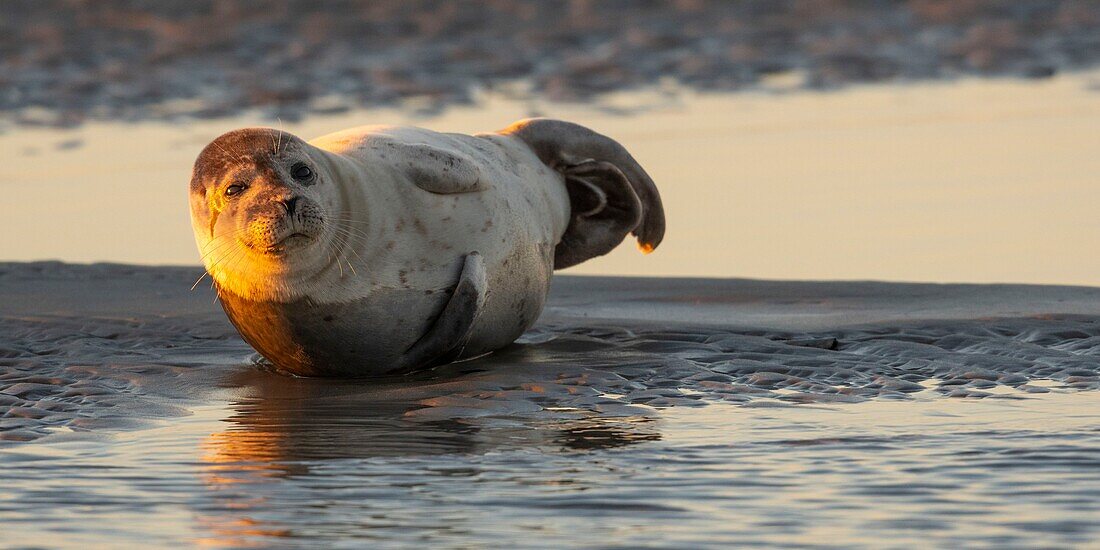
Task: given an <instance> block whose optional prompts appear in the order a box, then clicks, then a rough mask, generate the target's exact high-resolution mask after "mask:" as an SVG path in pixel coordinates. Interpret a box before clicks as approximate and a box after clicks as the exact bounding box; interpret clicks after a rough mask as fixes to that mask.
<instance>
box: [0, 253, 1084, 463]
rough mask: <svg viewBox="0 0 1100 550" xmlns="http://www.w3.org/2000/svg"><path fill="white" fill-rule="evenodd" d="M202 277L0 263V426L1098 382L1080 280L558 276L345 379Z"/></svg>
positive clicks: (394, 421) (861, 395)
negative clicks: (468, 341)
mask: <svg viewBox="0 0 1100 550" xmlns="http://www.w3.org/2000/svg"><path fill="white" fill-rule="evenodd" d="M200 273H201V272H200V271H199V270H198V269H196V268H168V267H137V266H125V265H112V264H97V265H73V264H61V263H53V262H45V263H28V264H10V263H9V264H0V295H2V296H3V300H2V305H0V365H2V366H3V367H4V368H3V369H2V371H0V411H2V414H0V439H10V440H29V439H36V438H39V437H41V436H43V435H46V434H49V433H52V432H56V431H58V430H59V429H60V430H62V431H64V432H66V433H68V432H69V431H70V430H75V431H78V432H83V431H91V432H96V431H102V430H107V431H108V432H112V431H117V430H120V429H126V428H130V427H138V426H144V425H148V423H149V422H150V421H153V420H154V419H157V418H168V417H175V416H180V415H187V414H189V413H188V411H190V410H192V409H193V408H194V407H196V406H203V405H205V404H209V403H218V402H227V401H228V402H231V403H232V405H231V406H232V408H233V409H234V410H236V411H237V416H236V417H234V418H235V420H234V422H238V423H239V425H240V426H241V428H242V429H245V430H253V431H255V430H256V426H257V425H259V426H261V427H262V426H267V425H268V424H270V423H272V422H274V423H276V424H279V425H281V426H284V427H285V426H287V425H289V426H300V427H302V428H303V434H311V435H310V436H309V437H308V438H306V439H305V440H304V441H301V440H297V439H296V438H293V437H291V438H287V437H284V436H280V437H279V438H278V441H276V442H271V441H266V442H260V443H258V444H262V445H275V446H276V448H273V449H268V451H270V452H273V453H275V452H284V450H282V449H281V448H280V447H279V445H282V444H283V443H285V441H287V440H289V439H295V440H297V443H296V450H295V452H299V453H305V454H309V453H311V452H320V449H319V448H312V447H311V446H310V443H309V441H316V442H317V443H318V445H320V444H322V443H323V442H324V441H327V440H328V439H327V438H330V437H332V436H334V434H333V433H329V432H326V431H325V429H326V428H318V429H314V428H310V429H308V430H306V429H305V428H307V427H315V426H316V422H317V421H318V419H319V418H322V419H323V418H327V419H328V422H331V423H333V426H332V427H333V429H342V430H345V431H346V430H347V428H348V426H347V425H346V423H342V421H340V419H344V420H348V421H352V420H354V421H355V422H360V421H362V422H368V421H369V422H380V423H382V424H383V425H384V427H385V430H387V433H391V432H393V433H405V434H406V436H407V438H411V439H400V438H399V439H397V440H394V441H391V443H390V444H389V445H390V446H386V445H381V446H378V445H379V444H378V442H377V441H376V442H375V443H373V444H372V445H375V446H376V447H377V448H374V447H372V448H371V449H370V453H372V454H374V453H386V452H388V451H387V449H389V451H392V452H393V453H395V454H400V453H403V452H407V451H408V448H407V447H408V446H409V445H412V446H415V447H417V448H418V449H419V448H420V447H419V446H422V445H427V446H428V447H429V448H434V447H431V446H432V445H436V444H440V445H443V447H442V448H441V449H439V452H446V451H449V450H454V449H452V448H450V447H448V446H447V444H446V441H447V437H443V436H446V435H447V434H450V433H451V432H450V431H449V430H448V429H444V430H443V431H442V432H441V433H437V432H435V431H433V430H435V428H432V430H429V431H432V433H435V435H433V436H431V437H429V440H422V439H421V438H423V437H426V436H425V435H424V434H423V433H421V432H419V431H418V430H420V429H421V428H425V426H426V425H424V424H422V423H423V422H456V421H461V422H466V421H470V420H471V419H475V420H476V419H502V418H504V419H508V421H509V422H516V421H527V422H534V423H546V422H558V421H564V420H569V421H570V422H571V424H570V425H571V426H576V422H585V421H601V422H605V421H608V420H611V421H614V420H615V419H634V420H637V419H645V418H653V417H655V416H658V415H659V411H660V410H661V409H662V408H665V407H679V406H704V405H706V404H707V403H711V402H726V403H734V404H745V405H750V406H761V405H779V404H783V403H787V404H790V403H833V402H856V401H863V400H867V399H903V400H904V399H910V398H911V396H912V395H913V394H915V393H919V392H925V393H924V394H922V395H926V394H927V392H932V394H933V395H944V396H953V397H969V398H986V397H1012V396H1014V395H1015V396H1022V395H1025V394H1027V393H1034V392H1047V391H1049V390H1050V387H1051V386H1054V387H1058V388H1063V389H1069V390H1075V389H1076V390H1089V389H1096V388H1097V387H1100V362H1098V361H1097V358H1098V356H1100V289H1097V288H1087V287H1058V286H1028V285H929V284H898V283H889V284H888V283H875V282H779V281H752V280H737V279H729V280H713V279H712V280H707V279H632V278H595V277H592V278H590V277H568V276H564V277H559V278H557V279H555V285H554V290H553V295H552V298H551V300H550V305H549V307H548V310H547V312H546V313H545V314H544V316H543V319H542V322H541V323H540V324H539V325H538V326H537V327H536V328H535V329H533V330H532V331H530V332H529V333H528V334H527V335H525V336H524V338H523V339H522V340H521V343H520V344H519V345H516V346H513V347H512V348H509V349H506V350H503V351H501V352H498V353H496V354H494V355H492V356H490V357H487V358H484V359H480V360H475V361H470V362H465V363H459V364H454V365H448V366H444V367H440V368H438V369H435V370H434V371H431V372H428V373H424V374H420V375H416V376H414V377H411V378H407V379H397V380H387V381H348V380H307V379H290V378H285V377H281V376H277V375H273V374H269V373H266V372H264V371H262V370H260V369H257V368H256V367H255V366H253V365H252V364H251V363H250V359H249V357H250V356H251V355H252V353H251V350H250V349H249V348H248V347H247V346H246V345H245V344H244V343H243V342H242V341H241V340H240V339H239V337H238V336H237V335H236V333H235V332H234V331H233V329H232V327H231V326H230V325H229V323H228V322H227V321H226V320H225V317H224V315H223V314H222V312H221V311H220V308H218V306H217V305H215V304H214V303H213V301H212V298H213V294H212V292H210V291H209V289H208V288H207V287H206V286H205V285H200V287H199V288H198V289H196V290H195V291H193V292H192V291H189V290H188V289H189V288H190V287H191V284H192V283H193V282H194V281H195V279H196V278H197V277H198V275H199V274H200ZM318 415H320V416H318ZM634 420H632V421H631V422H629V424H630V426H633V427H632V428H630V429H628V430H627V432H626V433H621V434H612V435H607V437H609V438H611V439H612V440H614V439H615V438H626V439H627V440H629V439H630V438H633V437H639V438H642V440H644V439H645V438H646V437H650V436H651V435H652V434H649V435H647V434H648V432H646V430H645V428H644V426H645V423H644V422H643V423H642V424H638V423H637V422H635V421H634ZM478 421H480V420H478ZM410 423H411V424H410ZM341 426H342V427H341ZM401 426H404V428H402V427H401ZM410 426H415V427H417V428H416V429H409V427H410ZM433 426H434V424H433ZM601 426H604V428H607V426H606V425H604V424H601ZM638 426H642V428H640V430H641V431H640V432H639V431H638ZM429 427H430V426H429ZM436 428H438V426H436ZM604 428H601V429H604ZM291 429H293V428H291ZM425 429H426V428H425ZM571 429H572V428H571ZM607 429H610V428H607ZM616 429H618V428H616ZM623 429H626V428H623ZM318 430H319V431H318ZM260 432H262V433H268V432H265V431H263V430H260ZM341 433H342V434H343V436H348V435H351V434H348V433H343V432H341ZM507 433H509V434H510V435H509V436H508V437H512V436H513V435H514V434H511V432H510V431H508V432H507ZM601 433H602V432H601ZM318 434H320V435H318ZM71 435H72V434H70V436H71ZM78 435H79V434H78ZM452 435H453V434H452ZM605 435H606V434H605ZM436 436H440V437H442V439H436V438H435V437H436ZM301 437H304V435H302V436H301ZM563 437H564V436H563ZM600 437H601V438H602V437H604V436H600ZM505 439H507V438H505ZM597 439H599V438H597ZM600 441H603V439H600ZM482 443H484V442H482ZM604 443H608V442H606V441H604ZM366 444H367V443H366V442H364V445H366ZM577 444H578V445H587V444H592V445H599V444H601V443H600V442H599V441H597V442H593V441H589V440H588V439H585V438H581V439H580V440H579V442H578V443H577ZM608 444H614V441H612V442H611V443H608ZM325 449H326V450H327V451H326V452H331V451H332V449H331V446H326V447H325ZM428 450H430V449H426V450H424V452H428ZM268 451H265V452H268ZM363 451H364V450H363V449H358V452H363Z"/></svg>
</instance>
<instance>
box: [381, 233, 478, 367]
mask: <svg viewBox="0 0 1100 550" xmlns="http://www.w3.org/2000/svg"><path fill="white" fill-rule="evenodd" d="M486 287H487V283H486V278H485V263H484V261H483V260H482V258H481V254H478V253H477V252H471V253H469V254H467V255H466V259H465V261H464V262H463V265H462V273H461V274H460V275H459V277H458V285H457V286H456V287H455V290H454V292H453V293H451V297H450V299H449V300H447V304H446V305H445V306H443V312H442V313H440V314H439V317H438V318H436V320H435V322H434V323H432V326H431V327H430V328H429V329H428V331H427V332H426V333H424V336H421V337H420V339H419V340H417V341H416V343H415V344H413V345H412V346H411V347H409V349H408V351H406V352H405V355H404V356H403V357H402V361H401V363H402V364H401V366H400V367H399V368H397V369H394V370H395V371H410V370H415V369H418V368H423V367H427V366H431V365H432V364H438V363H441V362H446V361H447V360H451V359H455V358H457V355H458V354H459V353H461V351H462V346H463V345H465V343H466V340H467V338H468V336H469V335H470V330H471V329H472V328H473V326H474V321H476V320H477V317H478V315H479V314H480V313H481V308H482V306H483V305H485V294H486Z"/></svg>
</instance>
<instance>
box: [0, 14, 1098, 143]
mask: <svg viewBox="0 0 1100 550" xmlns="http://www.w3.org/2000/svg"><path fill="white" fill-rule="evenodd" d="M1098 32H1100V6H1098V5H1097V4H1096V3H1095V2H1082V1H1073V0H1065V1H1062V0H1054V1H1046V2H1003V1H998V0H968V1H966V2H958V1H946V0H914V1H910V2H845V1H817V0H810V1H806V0H768V1H751V2H727V1H722V0H709V1H708V0H691V1H681V2H633V1H600V2H588V1H543V0H537V1H536V0H513V1H509V2H443V3H439V2H432V1H420V0H417V1H408V0H402V1H394V0H384V1H373V2H370V3H369V4H365V5H355V4H345V3H317V2H298V1H286V0H273V1H272V0H261V1H256V0H253V1H248V2H241V1H222V2H214V3H206V2H160V3H145V4H133V3H132V2H124V1H118V0H101V1H97V2H77V3H73V2H64V1H60V0H49V1H38V2H17V3H14V4H13V5H11V6H8V9H7V10H6V12H5V17H4V18H3V20H0V69H2V70H0V83H2V84H3V85H4V87H5V90H6V92H7V93H4V94H0V120H9V121H13V122H15V123H17V124H21V125H46V126H53V127H58V126H60V127H70V126H75V125H79V124H81V123H82V122H83V121H85V120H88V119H93V120H104V119H106V120H131V121H133V120H147V119H162V120H164V119H169V120H170V119H180V118H184V119H188V118H196V117H197V118H215V117H225V116H228V115H232V114H236V113H239V112H240V111H242V110H245V109H250V108H261V109H264V110H265V111H267V113H268V115H269V116H270V117H271V118H275V117H281V118H282V119H283V120H286V121H293V120H297V119H298V118H300V117H303V116H305V115H309V114H316V113H325V112H328V113H331V112H340V111H347V110H349V109H353V108H355V107H377V106H379V105H396V104H401V103H404V102H407V101H410V100H411V101H412V104H410V105H407V108H408V109H409V110H412V111H421V112H424V111H427V112H434V111H438V110H440V109H442V108H443V107H445V106H447V105H453V104H456V103H469V102H471V101H472V100H473V99H474V97H475V95H476V93H477V91H478V90H481V89H485V88H498V87H509V86H510V85H512V84H515V83H516V81H522V82H523V83H524V86H522V89H525V90H528V91H529V92H533V93H536V94H539V95H541V96H544V97H549V98H552V99H555V100H586V99H591V98H593V97H598V96H599V95H600V94H604V93H606V92H609V91H615V90H622V89H630V88H636V87H641V86H653V85H655V84H658V83H661V82H664V83H679V84H683V85H686V86H690V87H692V88H694V89H699V90H712V91H715V90H717V91H730V90H744V89H753V88H755V87H757V86H759V85H760V84H761V83H762V82H764V81H766V80H767V79H769V78H771V77H773V76H775V75H784V74H792V73H795V74H804V75H805V79H804V82H803V84H802V86H804V87H806V88H812V89H825V88H835V87H839V86H844V85H848V84H851V83H860V82H884V81H899V80H902V81H915V80H925V79H940V78H954V77H957V76H959V75H984V76H1013V77H1027V78H1046V77H1049V76H1052V75H1055V74H1058V73H1060V72H1062V71H1067V70H1076V69H1082V68H1088V67H1092V66H1095V65H1096V63H1097V61H1098V60H1100V47H1098V46H1100V44H1098V43H1097V38H1096V37H1097V33H1098Z"/></svg>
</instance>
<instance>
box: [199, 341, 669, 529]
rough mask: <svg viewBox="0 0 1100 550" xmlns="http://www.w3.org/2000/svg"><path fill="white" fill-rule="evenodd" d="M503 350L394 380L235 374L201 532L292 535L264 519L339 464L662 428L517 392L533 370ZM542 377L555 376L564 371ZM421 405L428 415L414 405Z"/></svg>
mask: <svg viewBox="0 0 1100 550" xmlns="http://www.w3.org/2000/svg"><path fill="white" fill-rule="evenodd" d="M507 359H508V355H507V354H501V356H499V357H496V358H494V359H493V360H489V361H486V360H482V361H473V362H468V363H463V364H458V365H453V366H449V367H447V368H446V369H444V370H438V369H437V370H436V371H434V372H433V373H431V374H430V375H426V376H422V377H420V378H417V379H410V378H408V377H405V378H401V379H395V380H388V381H378V380H370V381H357V380H331V379H306V378H288V377H285V376H281V375H277V374H273V373H268V372H263V371H260V370H257V369H254V368H249V369H246V370H244V371H242V372H239V373H237V374H236V375H234V376H232V377H231V379H230V380H228V381H227V383H226V386H228V387H232V388H234V391H236V392H239V396H240V397H239V398H238V399H237V400H236V401H235V402H234V403H233V404H232V405H231V408H232V411H233V412H232V415H231V416H230V417H229V418H228V419H227V420H226V421H227V422H228V426H227V427H226V429H224V430H222V431H221V432H218V433H214V434H211V435H210V436H209V437H208V438H207V440H206V441H205V442H204V449H203V465H202V483H203V484H204V485H205V486H206V487H207V488H208V490H209V493H208V494H209V495H210V496H212V497H213V502H212V503H211V506H209V507H207V508H206V510H207V511H208V512H211V513H205V514H203V515H201V516H199V517H198V521H199V524H200V528H201V530H202V531H203V532H205V533H206V536H204V537H203V538H202V539H200V541H199V542H203V543H204V544H205V543H213V544H227V545H234V546H247V545H249V544H250V542H251V541H254V540H260V541H262V540H270V537H285V536H293V532H292V530H291V529H289V528H286V526H285V525H282V524H281V522H279V523H275V522H264V521H261V520H260V518H262V517H265V516H267V517H270V512H271V510H272V509H277V506H276V503H275V502H274V500H275V499H278V500H282V499H284V498H287V496H288V495H289V494H292V492H295V491H299V490H301V487H302V486H303V485H309V484H310V479H312V478H317V479H318V480H320V479H322V478H324V477H325V476H331V475H333V473H334V471H333V468H347V469H346V470H343V471H342V472H340V473H343V474H347V475H348V476H356V475H357V472H359V474H362V473H363V472H362V471H360V470H362V469H367V470H369V469H370V468H373V467H377V465H378V462H377V460H379V459H383V460H384V459H386V458H389V457H392V458H409V457H424V456H429V455H452V454H453V455H471V454H473V455H479V454H483V453H486V452H489V451H501V450H504V451H506V450H509V449H539V450H544V451H546V452H552V453H553V452H563V451H565V452H569V451H574V450H599V449H608V448H614V447H623V446H628V445H632V444H636V443H641V442H646V441H656V440H659V439H660V438H661V436H660V433H659V431H658V430H657V422H656V421H655V420H654V419H653V418H646V417H615V418H605V417H600V416H599V415H598V414H597V413H594V412H590V411H583V410H579V409H576V408H570V407H568V406H558V405H559V403H557V402H556V401H555V397H554V395H539V394H538V391H534V392H532V391H530V390H522V389H521V388H522V387H528V388H529V387H532V384H531V380H532V376H531V370H530V369H521V371H516V370H513V371H509V370H507V369H501V368H497V367H496V366H495V365H494V364H495V363H499V362H500V361H502V360H507ZM528 364H530V363H528ZM543 375H544V376H545V377H546V380H548V381H553V380H555V379H556V378H557V377H558V376H559V375H560V371H558V370H555V371H553V372H550V370H549V369H547V371H546V372H545V373H543ZM550 384H552V382H548V383H547V385H550ZM532 395H534V397H532ZM536 403H537V404H536ZM424 411H428V412H431V413H432V414H428V415H425V414H418V413H422V412H424ZM357 459H358V460H366V461H369V462H357V461H356V460H357ZM341 460H343V461H347V460H351V461H352V462H344V463H340V462H339V461H341ZM414 475H416V474H414ZM423 475H432V474H431V473H427V472H425V473H424V474H423ZM318 476H320V477H318ZM373 479H374V480H373V481H372V482H371V483H377V482H378V479H377V478H373ZM563 481H565V482H567V481H568V480H563ZM313 496H314V498H316V495H313ZM320 498H321V500H327V499H332V498H339V497H338V496H334V495H321V497H320Z"/></svg>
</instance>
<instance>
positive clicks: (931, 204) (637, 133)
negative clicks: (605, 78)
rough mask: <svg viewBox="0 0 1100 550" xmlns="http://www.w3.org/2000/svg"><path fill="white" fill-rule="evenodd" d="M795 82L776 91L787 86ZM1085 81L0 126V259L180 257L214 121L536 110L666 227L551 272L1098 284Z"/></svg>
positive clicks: (452, 124) (1097, 198)
mask: <svg viewBox="0 0 1100 550" xmlns="http://www.w3.org/2000/svg"><path fill="white" fill-rule="evenodd" d="M796 80H797V79H796ZM1098 87H1100V73H1097V72H1095V71H1093V72H1085V73H1066V74H1063V75H1059V76H1057V77H1054V78H1050V79H1046V80H1040V81H1021V80H1013V79H1003V80H994V79H973V78H969V79H960V80H958V81H948V82H931V83H920V84H915V83H908V84H906V83H899V84H883V85H873V86H870V85H869V86H856V87H851V88H847V89H844V90H841V91H836V92H829V93H814V92H808V91H804V90H799V89H798V86H797V83H794V84H792V83H791V82H785V81H783V80H782V79H776V80H775V81H774V82H773V81H766V82H765V83H764V84H763V85H762V87H761V89H760V90H758V91H757V92H753V93H743V94H700V93H696V92H692V91H689V90H684V89H678V88H671V89H664V88H660V89H656V90H643V91H635V92H621V93H615V94H610V95H608V96H606V97H603V98H602V99H601V100H600V101H599V102H595V103H591V104H583V105H582V104H565V103H554V102H548V101H545V100H542V99H538V98H530V97H527V96H526V95H524V94H522V93H520V92H515V93H509V91H508V90H498V91H495V92H493V93H491V94H486V95H485V96H484V97H481V98H479V99H480V102H479V103H478V104H476V105H472V106H456V107H453V108H450V109H448V110H447V111H445V112H443V113H442V114H439V115H432V116H424V117H414V116H410V114H409V110H408V109H406V110H398V109H389V110H386V109H378V110H366V111H352V112H348V113H342V114H339V115H326V116H312V117H309V118H307V119H305V120H303V121H302V122H300V123H288V124H282V123H280V122H279V121H275V120H269V119H266V118H264V117H262V116H260V115H259V114H252V115H246V116H237V117H233V118H228V119H218V120H204V121H192V122H180V123H178V124H167V123H139V124H133V123H103V122H95V123H88V124H86V125H84V126H82V127H80V128H77V129H73V130H67V131H58V130H52V129H35V128H17V129H11V130H9V131H8V132H7V133H4V134H0V151H3V152H4V153H6V155H5V158H6V162H7V168H6V175H5V177H4V178H2V179H0V190H2V191H3V193H4V196H5V200H7V201H10V204H14V205H19V206H18V208H12V209H9V210H8V211H7V212H6V213H5V215H4V216H2V217H0V234H4V235H10V236H14V237H13V238H10V239H8V240H5V241H3V242H0V259H4V260H18V261H23V260H40V259H60V260H64V261H79V262H87V261H114V262H129V263H142V264H184V265H193V264H195V263H197V259H198V254H197V253H196V250H195V245H194V242H193V240H194V239H193V236H192V232H191V228H190V219H189V216H188V205H187V200H186V192H187V181H188V179H189V178H190V170H191V165H192V163H193V162H194V159H195V157H196V156H197V155H198V152H199V151H200V150H201V149H202V147H203V146H205V145H206V144H207V143H209V141H210V140H211V139H213V138H214V137H216V136H217V135H219V134H221V133H223V132H225V131H227V130H229V129H233V128H238V127H244V126H250V125H265V126H271V125H274V126H279V127H281V128H284V129H285V130H287V131H291V132H294V133H296V134H298V135H300V136H302V137H304V138H307V139H309V138H313V137H317V136H320V135H323V134H326V133H329V132H333V131H336V130H340V129H343V128H347V127H351V126H357V125H361V124H416V125H420V126H425V127H428V128H433V129H437V130H442V131H456V132H466V133H470V132H483V131H490V130H494V129H497V128H502V127H505V126H507V125H508V124H510V123H511V122H513V121H514V120H516V119H519V118H522V117H526V116H531V115H536V114H540V115H544V116H555V117H559V118H565V119H568V120H575V121H578V122H581V123H583V124H586V125H589V126H591V127H593V128H595V129H597V130H599V131H601V132H604V133H606V134H608V135H610V136H612V137H614V138H616V139H618V140H620V141H621V142H622V143H623V144H625V145H626V147H627V148H628V149H629V150H630V151H631V152H632V153H633V154H634V155H635V156H636V157H637V158H638V160H639V161H640V162H641V164H642V165H643V166H645V167H646V169H647V170H648V171H649V172H650V173H651V175H652V176H653V178H654V180H655V181H656V182H657V184H658V186H659V187H660V189H661V194H662V196H663V198H664V202H665V206H666V210H667V217H668V220H669V229H668V234H667V238H666V240H665V241H664V243H663V245H662V247H661V248H660V249H659V250H658V251H657V253H655V254H652V255H649V256H642V255H640V254H638V253H637V251H636V250H634V248H633V247H631V246H623V247H620V249H619V250H616V251H615V252H613V253H611V254H610V255H608V256H605V257H602V258H597V259H594V260H592V261H589V262H585V263H584V264H582V265H580V266H577V267H576V268H573V269H571V270H570V271H569V272H570V273H580V274H593V275H610V274H616V275H626V274H630V275H642V276H704V277H760V278H782V279H807V280H820V279H861V280H867V279H874V280H903V281H930V282H942V281H960V282H1023V283H1040V284H1085V285H1100V255H1097V254H1090V253H1087V252H1086V251H1089V250H1092V249H1094V248H1095V246H1096V243H1100V217H1097V216H1096V208H1095V205H1096V204H1098V203H1100V186H1098V185H1096V183H1097V180H1096V178H1097V176H1096V175H1097V174H1100V155H1097V154H1096V150H1097V146H1098V145H1100V141H1098V140H1097V130H1096V129H1097V128H1100V92H1097V88H1098Z"/></svg>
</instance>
